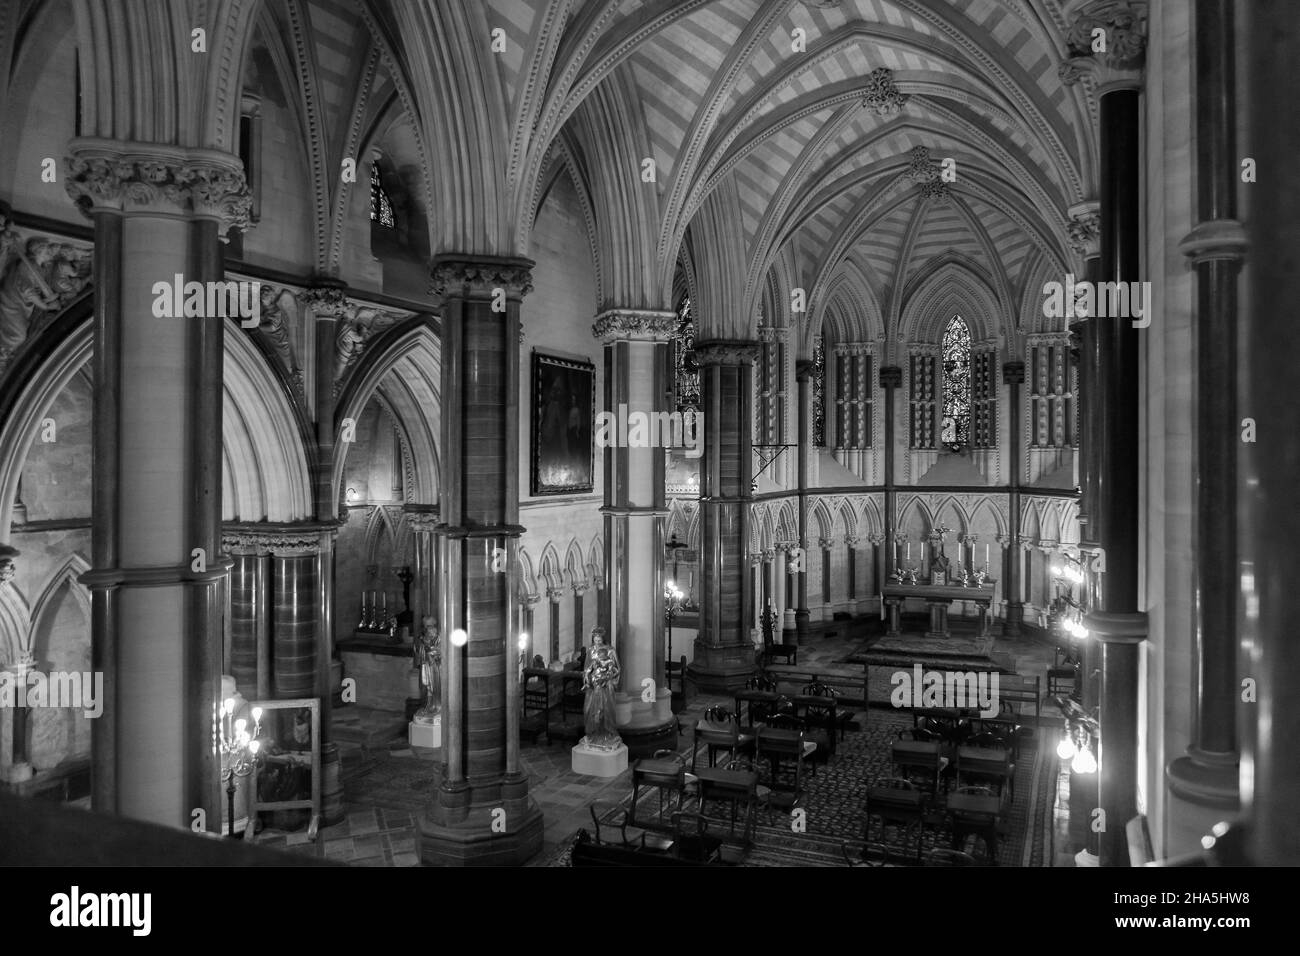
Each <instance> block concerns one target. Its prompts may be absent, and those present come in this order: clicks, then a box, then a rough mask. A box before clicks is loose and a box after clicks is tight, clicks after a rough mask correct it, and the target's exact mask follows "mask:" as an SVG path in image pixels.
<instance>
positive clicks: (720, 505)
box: [687, 341, 780, 692]
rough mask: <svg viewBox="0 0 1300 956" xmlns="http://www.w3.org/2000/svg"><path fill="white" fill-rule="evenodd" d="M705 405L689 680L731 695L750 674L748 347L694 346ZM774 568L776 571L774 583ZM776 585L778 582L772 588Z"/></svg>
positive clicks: (753, 351) (754, 349)
mask: <svg viewBox="0 0 1300 956" xmlns="http://www.w3.org/2000/svg"><path fill="white" fill-rule="evenodd" d="M695 357H696V360H697V361H698V362H699V364H700V378H701V386H702V391H703V399H704V402H703V404H704V408H703V413H704V436H705V437H704V458H703V459H702V460H701V467H700V540H701V548H700V579H701V585H702V587H701V595H700V633H699V636H698V637H697V638H696V639H695V659H694V661H692V662H691V664H690V666H689V667H688V668H687V675H688V676H689V678H690V679H691V681H692V682H693V683H694V684H695V685H696V686H697V687H699V688H700V689H702V690H707V691H717V692H721V691H729V690H733V689H735V688H737V687H739V686H741V685H743V684H744V683H745V681H747V680H748V679H749V678H750V676H751V675H752V674H753V673H754V645H753V644H752V643H751V642H750V639H749V623H748V622H747V621H746V620H745V609H746V608H747V607H748V606H749V595H748V594H747V593H745V592H746V591H747V590H748V588H749V576H748V574H746V573H745V571H746V566H747V561H746V560H745V553H746V551H747V549H748V543H749V521H750V515H749V509H750V500H751V496H752V493H753V489H752V485H751V480H752V478H753V475H752V471H753V460H752V459H753V456H752V453H751V439H752V434H753V431H752V429H753V406H754V400H753V374H754V373H753V365H754V361H755V359H756V358H757V357H758V346H757V344H755V343H753V342H721V341H714V342H697V343H696V346H695ZM779 577H780V575H779V569H778V578H779ZM779 588H780V585H779V584H778V589H779Z"/></svg>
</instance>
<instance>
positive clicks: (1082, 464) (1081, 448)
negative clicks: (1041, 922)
mask: <svg viewBox="0 0 1300 956" xmlns="http://www.w3.org/2000/svg"><path fill="white" fill-rule="evenodd" d="M1100 210H1101V204H1100V203H1099V202H1097V201H1095V200H1093V201H1091V202H1086V203H1080V204H1078V205H1076V206H1072V207H1070V217H1071V218H1070V224H1069V230H1070V248H1071V249H1073V251H1074V253H1075V255H1076V257H1077V258H1078V259H1079V260H1080V261H1082V262H1083V264H1084V269H1083V276H1084V280H1085V281H1087V282H1096V281H1098V276H1100V275H1101V211H1100ZM1096 331H1097V329H1096V325H1095V324H1094V322H1093V321H1092V320H1091V319H1087V318H1083V319H1081V320H1080V321H1077V322H1075V323H1073V324H1072V325H1071V326H1070V338H1071V342H1072V344H1073V346H1074V347H1073V348H1072V349H1071V354H1072V356H1074V358H1075V360H1076V361H1077V363H1078V368H1079V388H1078V392H1079V404H1078V408H1079V435H1078V437H1077V439H1076V443H1077V447H1078V456H1079V463H1078V473H1079V486H1080V489H1081V494H1080V497H1079V541H1080V545H1081V547H1087V548H1091V549H1094V550H1095V549H1096V547H1098V542H1097V540H1096V538H1095V536H1094V533H1093V523H1092V520H1091V518H1090V517H1089V515H1090V514H1091V512H1092V510H1093V508H1094V507H1095V505H1094V504H1093V502H1095V501H1096V500H1097V496H1098V494H1099V488H1098V485H1097V449H1098V444H1097V437H1096V424H1097V422H1098V421H1099V420H1100V415H1099V412H1100V411H1101V409H1100V408H1099V407H1098V406H1097V404H1096V403H1095V402H1094V400H1093V394H1094V391H1095V389H1096V382H1097V376H1098V374H1099V367H1100V364H1101V361H1102V357H1101V354H1100V353H1099V352H1098V351H1097V335H1096ZM1095 584H1096V580H1095V576H1093V577H1092V578H1089V579H1088V580H1086V581H1085V582H1084V584H1083V585H1082V586H1081V587H1080V588H1079V589H1078V590H1079V595H1078V598H1079V603H1080V604H1082V605H1083V606H1084V607H1091V606H1093V604H1094V603H1095V595H1093V594H1091V593H1090V591H1089V587H1090V585H1095ZM1082 656H1083V659H1082V661H1081V662H1080V668H1079V674H1080V681H1081V685H1082V686H1081V687H1080V694H1079V700H1080V703H1081V705H1082V706H1083V708H1084V709H1085V710H1086V711H1088V713H1092V712H1093V710H1094V708H1095V707H1096V706H1097V686H1098V682H1097V681H1095V680H1093V678H1092V676H1091V675H1092V674H1093V672H1094V671H1099V670H1100V668H1101V648H1100V645H1099V644H1098V643H1097V642H1096V641H1091V640H1090V641H1084V642H1083V645H1082ZM1094 779H1095V778H1094Z"/></svg>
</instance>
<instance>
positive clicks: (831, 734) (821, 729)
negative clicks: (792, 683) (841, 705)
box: [794, 695, 839, 773]
mask: <svg viewBox="0 0 1300 956" xmlns="http://www.w3.org/2000/svg"><path fill="white" fill-rule="evenodd" d="M794 706H795V714H796V716H798V717H799V718H801V719H802V720H803V722H804V726H805V728H806V732H805V739H806V740H811V741H812V742H813V743H815V744H816V745H817V749H816V750H814V751H813V752H812V754H811V759H812V765H813V767H814V768H816V766H817V765H818V764H822V763H829V762H830V759H831V758H832V757H834V756H835V741H836V739H837V738H838V736H839V714H838V711H837V709H836V707H835V698H834V697H808V696H804V695H800V696H799V697H796V698H794ZM813 772H814V773H815V772H816V770H815V769H814V771H813Z"/></svg>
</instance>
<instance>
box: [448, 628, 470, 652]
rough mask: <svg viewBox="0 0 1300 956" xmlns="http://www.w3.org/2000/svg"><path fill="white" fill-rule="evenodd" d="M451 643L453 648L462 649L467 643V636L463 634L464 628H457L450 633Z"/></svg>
mask: <svg viewBox="0 0 1300 956" xmlns="http://www.w3.org/2000/svg"><path fill="white" fill-rule="evenodd" d="M451 643H452V646H453V647H464V646H465V645H466V644H467V643H469V635H468V634H466V633H465V629H464V628H462V627H458V628H456V630H454V631H452V632H451Z"/></svg>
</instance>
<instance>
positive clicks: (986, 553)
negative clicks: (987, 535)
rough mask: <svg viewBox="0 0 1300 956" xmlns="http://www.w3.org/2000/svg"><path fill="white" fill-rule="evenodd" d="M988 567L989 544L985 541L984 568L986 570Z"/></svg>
mask: <svg viewBox="0 0 1300 956" xmlns="http://www.w3.org/2000/svg"><path fill="white" fill-rule="evenodd" d="M988 566H989V544H988V542H987V541H985V542H984V567H986V568H987V567H988Z"/></svg>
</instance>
